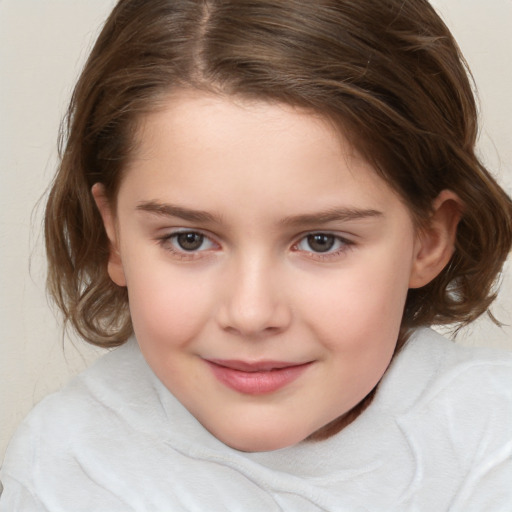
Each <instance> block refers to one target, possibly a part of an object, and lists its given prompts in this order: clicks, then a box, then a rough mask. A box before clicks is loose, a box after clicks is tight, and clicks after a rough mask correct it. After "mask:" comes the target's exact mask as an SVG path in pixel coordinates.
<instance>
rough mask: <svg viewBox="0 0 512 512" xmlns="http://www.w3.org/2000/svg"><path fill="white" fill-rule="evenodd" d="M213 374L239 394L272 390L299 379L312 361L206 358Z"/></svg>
mask: <svg viewBox="0 0 512 512" xmlns="http://www.w3.org/2000/svg"><path fill="white" fill-rule="evenodd" d="M205 362H206V363H207V364H208V366H209V367H210V369H211V371H212V373H213V375H214V376H215V377H216V378H217V380H218V381H220V382H221V383H222V384H224V385H225V386H227V387H229V388H231V389H233V390H234V391H237V392H239V393H242V394H248V395H261V394H267V393H273V392H275V391H278V390H279V389H281V388H284V387H285V386H287V385H288V384H291V383H292V382H293V381H294V380H296V379H297V378H299V377H300V376H301V375H302V373H304V372H305V371H306V370H307V368H308V367H309V366H311V365H312V361H308V362H305V363H292V362H284V361H256V362H252V361H251V362H248V361H238V360H224V359H205Z"/></svg>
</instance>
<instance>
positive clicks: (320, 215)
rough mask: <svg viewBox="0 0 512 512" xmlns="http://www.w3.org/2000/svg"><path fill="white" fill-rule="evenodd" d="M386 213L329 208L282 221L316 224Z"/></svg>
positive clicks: (366, 217)
mask: <svg viewBox="0 0 512 512" xmlns="http://www.w3.org/2000/svg"><path fill="white" fill-rule="evenodd" d="M383 215H384V214H383V213H382V212H380V211H378V210H373V209H360V208H329V209H327V210H324V211H320V212H316V213H306V214H301V215H293V216H290V217H285V218H284V219H283V220H282V223H283V224H284V225H287V226H298V225H300V226H303V225H314V224H328V223H329V222H336V221H337V222H340V221H345V222H346V221H352V220H363V219H368V218H372V217H382V216H383Z"/></svg>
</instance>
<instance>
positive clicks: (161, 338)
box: [126, 263, 212, 346]
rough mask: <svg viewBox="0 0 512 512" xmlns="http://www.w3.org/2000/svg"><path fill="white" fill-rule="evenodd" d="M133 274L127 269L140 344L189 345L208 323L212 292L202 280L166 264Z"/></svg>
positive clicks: (133, 315) (133, 319) (131, 307)
mask: <svg viewBox="0 0 512 512" xmlns="http://www.w3.org/2000/svg"><path fill="white" fill-rule="evenodd" d="M130 270H131V268H130V266H128V270H127V272H126V274H127V282H128V296H129V304H130V313H131V317H132V322H133V326H134V331H135V334H136V336H137V339H138V340H139V343H141V344H147V343H151V344H160V345H173V346H182V345H186V344H187V343H188V342H189V340H190V339H191V338H193V337H194V336H195V335H196V334H197V332H198V331H199V330H200V329H201V328H202V327H203V325H204V324H205V322H207V320H208V316H209V311H210V309H211V304H212V297H211V296H210V294H209V293H208V290H209V289H210V288H209V287H208V286H205V283H204V281H203V280H201V279H200V278H199V276H196V277H194V276H190V275H188V273H187V272H180V271H179V269H178V270H176V269H174V270H173V269H172V268H170V267H169V266H168V265H165V264H164V265H159V264H158V263H153V264H152V265H151V266H149V267H148V268H146V269H144V270H142V269H137V270H136V271H135V272H131V271H130Z"/></svg>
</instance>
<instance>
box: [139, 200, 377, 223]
mask: <svg viewBox="0 0 512 512" xmlns="http://www.w3.org/2000/svg"><path fill="white" fill-rule="evenodd" d="M136 210H138V211H143V212H148V213H151V214H153V215H158V216H162V217H177V218H180V219H183V220H187V221H189V222H209V223H221V218H220V217H219V216H218V215H214V214H212V213H210V212H207V211H203V210H193V209H190V208H185V207H183V206H177V205H173V204H168V203H161V202H159V201H144V202H141V203H139V204H138V205H137V206H136ZM382 216H383V213H382V212H380V211H378V210H373V209H359V208H329V209H327V210H323V211H320V212H315V213H305V214H300V215H292V216H288V217H285V218H284V219H282V221H281V222H280V223H281V224H283V225H285V226H304V225H318V224H327V223H329V222H336V221H338V222H340V221H352V220H362V219H367V218H372V217H382Z"/></svg>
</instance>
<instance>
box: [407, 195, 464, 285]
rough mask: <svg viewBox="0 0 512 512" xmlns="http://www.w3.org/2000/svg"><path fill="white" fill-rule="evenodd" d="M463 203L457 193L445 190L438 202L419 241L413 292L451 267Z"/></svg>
mask: <svg viewBox="0 0 512 512" xmlns="http://www.w3.org/2000/svg"><path fill="white" fill-rule="evenodd" d="M461 211H462V202H461V200H460V198H459V197H458V196H457V194H455V193H454V192H452V191H450V190H443V191H442V192H441V193H440V194H439V196H438V197H437V198H436V199H435V201H434V204H433V213H432V216H431V218H430V219H429V223H428V225H427V226H426V227H425V228H423V229H421V230H420V232H419V233H418V236H417V239H416V247H415V258H414V262H413V267H412V270H411V277H410V280H409V288H421V287H422V286H425V285H426V284H428V283H429V282H430V281H432V280H433V279H434V278H435V277H436V276H437V275H439V273H440V272H441V271H442V270H443V268H444V267H445V266H446V265H447V264H448V262H449V261H450V258H451V257H452V255H453V252H454V250H455V238H456V235H457V225H458V223H459V220H460V217H461Z"/></svg>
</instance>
